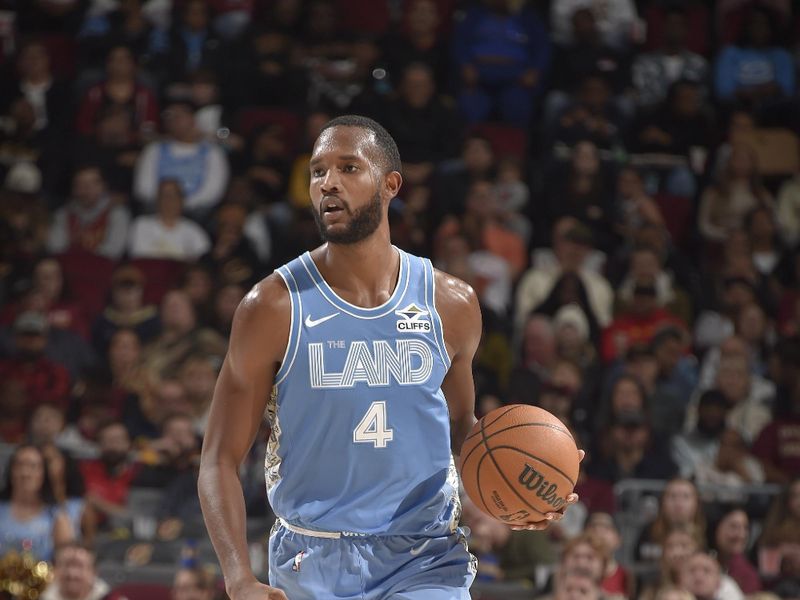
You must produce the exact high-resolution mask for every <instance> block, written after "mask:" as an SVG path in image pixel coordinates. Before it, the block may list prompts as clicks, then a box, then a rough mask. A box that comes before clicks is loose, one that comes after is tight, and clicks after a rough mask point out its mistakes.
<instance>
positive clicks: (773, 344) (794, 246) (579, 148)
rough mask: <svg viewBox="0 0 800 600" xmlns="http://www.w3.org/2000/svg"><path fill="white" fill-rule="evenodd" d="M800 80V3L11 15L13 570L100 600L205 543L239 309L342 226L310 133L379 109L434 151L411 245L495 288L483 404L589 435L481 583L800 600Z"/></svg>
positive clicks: (14, 0)
mask: <svg viewBox="0 0 800 600" xmlns="http://www.w3.org/2000/svg"><path fill="white" fill-rule="evenodd" d="M798 61H800V12H798V9H797V6H796V3H792V2H790V1H789V0H716V1H714V2H707V1H702V0H637V1H634V0H552V1H547V0H530V1H526V0H471V1H458V0H385V1H372V0H0V183H2V189H1V190H0V442H1V444H0V448H1V449H2V450H3V462H4V463H5V465H4V467H3V469H2V470H3V471H4V472H5V480H6V482H5V486H4V488H3V491H2V494H3V495H2V498H0V555H3V554H4V553H6V552H9V551H11V550H21V549H23V548H26V549H27V550H28V551H30V552H32V553H34V554H35V555H36V556H38V557H39V558H41V559H43V560H47V561H53V560H54V561H55V573H56V576H55V580H54V581H55V583H54V584H53V585H52V586H51V590H48V594H49V596H48V597H50V598H70V599H71V600H87V599H89V598H92V599H94V598H100V597H102V596H104V595H106V594H107V593H108V591H109V590H108V588H107V587H104V586H105V584H104V583H102V582H101V581H98V580H95V574H94V556H93V554H92V552H91V550H90V548H91V547H92V545H95V546H96V547H99V546H97V545H99V544H103V543H109V541H112V542H113V541H115V540H118V539H119V538H121V537H125V536H128V538H129V539H132V540H134V541H135V540H136V539H138V538H143V539H147V540H154V539H156V540H160V541H163V542H175V541H177V542H180V541H181V540H186V539H189V538H201V537H203V534H202V523H201V517H200V510H199V503H198V500H197V494H196V478H197V465H198V454H199V448H200V443H201V441H202V436H203V431H204V428H205V423H206V419H207V415H208V407H209V403H210V400H211V396H212V394H213V389H214V383H215V379H216V375H217V372H218V370H219V367H220V364H221V361H222V358H223V357H224V354H225V351H226V346H227V339H228V335H229V333H230V326H231V321H232V318H233V313H234V311H235V309H236V306H237V305H238V303H239V301H240V300H241V299H242V298H243V297H244V295H245V294H246V293H247V291H248V289H249V288H250V286H252V285H253V284H254V283H255V282H257V281H258V280H259V279H261V278H262V277H264V276H266V275H268V274H269V273H270V272H271V271H272V270H273V269H274V268H275V267H277V266H279V265H281V264H283V263H284V262H286V261H287V260H289V259H291V258H293V257H294V256H296V255H297V254H299V253H301V252H302V251H305V250H306V249H310V248H312V247H313V246H314V245H316V244H317V243H318V241H319V240H318V234H317V231H316V227H315V224H314V220H313V218H312V216H311V214H310V212H309V210H308V204H309V201H308V178H309V174H308V169H307V161H308V157H309V153H310V150H311V143H312V142H313V140H314V139H315V138H316V135H317V133H318V132H319V130H320V128H321V127H322V125H323V124H324V123H325V122H326V121H327V120H328V119H329V118H332V117H333V116H336V115H339V114H343V113H359V114H365V115H368V116H371V117H373V118H375V119H376V120H378V121H379V122H380V123H382V124H383V125H385V126H386V127H387V129H388V130H389V132H390V133H391V134H392V135H393V137H394V138H395V139H396V141H397V143H398V146H399V149H400V153H401V156H402V158H403V161H404V162H403V176H404V185H403V188H402V190H401V193H400V196H399V197H398V198H397V199H395V200H394V201H393V202H392V204H391V206H390V223H391V228H392V237H393V241H394V243H395V244H397V245H399V246H401V247H403V248H404V249H406V250H408V251H410V252H414V253H417V254H422V255H425V256H429V257H431V258H432V260H433V261H434V264H435V265H436V266H437V267H438V268H440V269H443V270H445V271H448V272H450V273H452V274H454V275H456V276H458V277H461V278H462V279H464V280H465V281H467V282H469V283H470V284H471V285H472V286H473V287H474V288H475V290H476V292H477V294H478V296H479V299H480V301H481V304H482V308H483V314H484V334H483V339H482V343H481V347H480V349H479V352H478V355H477V357H476V361H475V366H474V368H475V380H476V397H477V411H478V415H479V416H480V415H482V414H485V413H486V412H488V411H490V410H491V409H493V408H496V407H498V406H501V405H504V404H508V403H530V404H536V405H539V406H542V407H543V408H546V409H547V410H550V411H551V412H553V413H554V414H556V415H557V416H558V417H559V418H561V419H562V421H564V423H566V424H567V425H568V426H569V427H570V429H571V430H572V431H573V433H574V435H575V437H576V439H578V441H579V445H580V446H581V447H582V448H585V449H586V452H587V457H586V459H585V461H584V463H583V466H582V470H581V478H580V481H579V483H578V488H577V491H578V492H579V493H580V495H581V501H580V502H579V504H578V505H576V506H575V507H573V508H570V510H569V511H568V518H566V519H565V520H564V521H562V522H560V523H558V524H556V525H554V526H553V527H551V528H550V529H549V530H548V531H547V532H546V533H540V532H512V531H510V530H508V529H507V528H505V527H504V526H502V525H499V524H498V523H497V522H495V521H492V520H491V519H489V518H487V517H485V516H484V515H482V513H480V512H479V511H478V510H476V509H475V508H474V506H472V505H471V504H470V502H469V499H468V498H464V505H465V506H464V517H463V520H464V523H465V524H467V525H469V527H470V529H471V536H470V543H471V548H472V550H473V552H474V553H475V554H476V555H478V557H479V559H480V563H479V564H480V571H479V581H480V582H504V583H515V584H518V585H519V587H520V588H521V589H528V590H530V596H529V597H540V596H539V595H541V597H542V598H545V597H546V598H553V599H555V600H564V599H567V598H582V599H585V600H595V599H600V598H603V599H606V600H610V599H612V598H647V599H654V600H679V599H691V598H695V599H698V600H736V599H738V598H742V597H744V595H752V597H753V598H757V597H758V598H761V597H765V598H766V597H774V596H758V595H757V594H759V593H762V592H764V593H772V594H776V595H777V596H778V597H781V598H797V597H800V246H798V244H800V142H799V141H798V135H800V95H798V90H797V83H796V76H797V72H798ZM266 431H267V429H266V424H265V428H264V431H262V434H264V435H260V436H259V440H258V442H257V443H256V446H255V447H254V449H253V451H252V453H251V456H250V459H249V460H248V462H247V463H246V464H245V465H244V466H243V468H242V477H243V481H244V486H243V487H244V490H245V496H246V498H245V499H246V502H247V506H248V510H249V512H250V515H251V516H256V517H265V518H267V519H268V518H269V514H270V513H269V508H268V506H267V503H266V498H265V493H264V482H263V477H264V476H263V468H262V466H261V464H262V462H263V449H264V442H265V437H266ZM630 480H658V481H660V482H661V484H660V485H661V488H659V491H658V492H657V493H656V495H655V497H654V499H655V498H657V500H656V504H655V505H650V510H649V511H648V510H643V511H640V510H639V509H640V508H641V506H647V504H646V502H645V503H644V504H641V505H640V504H636V505H635V506H632V505H629V504H626V503H625V502H624V499H623V498H622V496H621V495H620V494H619V493H616V494H615V489H616V491H617V492H619V490H620V487H619V485H620V484H621V483H622V484H624V483H625V482H627V481H630ZM615 486H617V487H616V488H615ZM662 488H663V491H661V489H662ZM146 489H150V490H156V491H158V493H159V494H160V501H159V502H158V503H157V505H155V506H153V507H151V509H149V513H145V514H144V515H143V514H142V513H141V512H139V513H134V512H133V511H132V508H131V497H132V495H133V494H134V493H135V492H141V491H142V490H146ZM759 489H760V490H762V492H760V493H754V490H759ZM773 492H774V493H773ZM632 512H634V513H636V516H637V517H638V518H639V521H637V523H638V525H639V526H638V527H637V528H636V530H635V531H634V532H633V535H634V537H633V539H632V540H631V539H630V535H631V531H629V526H630V524H631V522H632V521H631V519H627V518H626V517H625V516H626V514H627V515H630V514H631V513H632ZM146 517H149V519H148V518H146ZM634 521H635V519H634ZM263 533H264V534H266V531H264V532H263ZM87 545H88V546H87ZM132 548H133V547H132ZM129 550H130V548H129ZM134 550H136V551H134V552H129V553H128V554H126V555H125V556H124V557H123V558H122V559H121V560H126V561H128V562H129V563H130V562H132V564H144V563H147V562H148V557H149V556H150V555H149V554H147V553H146V552H145V551H143V550H141V547H139V548H138V550H137V549H136V548H134ZM150 551H151V552H152V548H151V550H150ZM137 552H138V553H137ZM143 552H144V554H143ZM108 557H109V555H108V554H105V553H103V555H102V556H101V557H100V558H101V559H104V560H105V559H108ZM190 588H191V589H190ZM182 589H183V590H190V591H189V592H187V593H190V595H189V596H187V597H194V598H199V597H203V598H210V597H211V595H212V594H213V593H214V589H213V585H212V584H210V583H209V582H208V581H207V579H206V578H205V576H204V575H203V573H202V572H201V571H198V570H196V569H195V570H191V569H183V570H181V571H179V572H178V574H177V575H176V580H175V590H177V591H176V592H175V594H176V595H175V596H174V597H176V598H177V597H179V596H180V590H182ZM68 590H72V591H68ZM74 590H79V591H74ZM192 594H194V595H192ZM198 594H199V595H198Z"/></svg>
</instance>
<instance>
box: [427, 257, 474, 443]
mask: <svg viewBox="0 0 800 600" xmlns="http://www.w3.org/2000/svg"><path fill="white" fill-rule="evenodd" d="M435 277H436V298H435V300H436V310H437V312H438V313H439V316H440V317H441V318H442V327H443V329H444V341H445V345H446V346H447V352H448V354H449V355H450V357H451V364H450V370H449V371H448V372H447V375H446V376H445V378H444V381H443V382H442V392H444V396H445V398H446V399H447V407H448V410H449V411H450V446H451V448H452V450H453V454H454V455H456V456H458V455H459V454H460V453H461V445H462V444H463V443H464V439H465V438H466V437H467V435H468V434H469V432H470V430H471V429H472V426H473V425H474V424H475V420H476V419H475V383H474V382H473V379H472V361H473V359H474V358H475V352H476V351H477V350H478V345H479V344H480V341H481V330H482V324H481V309H480V304H479V303H478V298H477V296H476V295H475V290H473V289H472V287H471V286H469V285H467V284H466V283H464V282H463V281H461V280H460V279H458V278H457V277H453V276H452V275H448V274H447V273H443V272H442V271H436V272H435Z"/></svg>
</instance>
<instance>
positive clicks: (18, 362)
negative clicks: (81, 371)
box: [0, 311, 70, 409]
mask: <svg viewBox="0 0 800 600" xmlns="http://www.w3.org/2000/svg"><path fill="white" fill-rule="evenodd" d="M48 329H49V326H48V323H47V317H45V316H44V315H43V314H42V313H38V312H32V311H29V312H24V313H22V314H21V315H19V316H18V317H17V318H16V319H15V320H14V325H13V327H12V332H13V335H14V352H13V354H12V355H11V356H10V357H8V358H5V359H0V380H1V381H10V380H15V381H19V382H21V383H22V384H23V387H24V390H25V396H26V404H27V407H28V408H29V409H33V408H34V407H35V406H36V405H38V404H40V403H42V402H51V403H53V404H57V405H59V406H65V404H66V402H67V400H68V395H69V390H70V376H69V372H68V371H67V369H66V368H65V367H64V366H63V365H60V364H58V363H56V362H54V361H52V360H50V359H49V358H47V356H46V355H45V349H46V347H47V333H48Z"/></svg>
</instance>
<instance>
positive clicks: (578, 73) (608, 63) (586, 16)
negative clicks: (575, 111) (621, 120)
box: [544, 7, 629, 123]
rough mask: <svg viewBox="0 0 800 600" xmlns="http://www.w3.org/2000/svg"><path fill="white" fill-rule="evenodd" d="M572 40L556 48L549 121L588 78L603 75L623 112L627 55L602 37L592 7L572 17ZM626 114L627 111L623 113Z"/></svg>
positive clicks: (546, 111) (547, 111) (548, 95)
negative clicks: (598, 74) (596, 74)
mask: <svg viewBox="0 0 800 600" xmlns="http://www.w3.org/2000/svg"><path fill="white" fill-rule="evenodd" d="M571 22H572V41H571V42H570V43H567V44H564V45H559V46H557V47H556V53H555V57H554V59H553V69H552V80H551V82H550V83H551V86H552V88H553V89H551V90H550V92H548V94H547V98H546V100H545V115H544V119H545V121H546V122H548V123H551V122H553V121H554V120H555V118H556V116H557V115H558V114H560V113H561V112H562V110H563V109H564V108H565V107H566V106H567V104H568V102H569V97H570V96H569V95H570V94H572V93H574V92H575V91H576V90H577V89H578V85H579V84H580V82H582V81H583V80H584V79H585V78H586V77H588V76H589V75H592V74H594V73H602V74H603V75H604V77H605V78H606V79H607V80H608V82H609V84H610V86H611V91H612V93H613V94H614V97H615V102H616V104H617V107H618V108H620V109H623V106H625V102H626V99H625V98H624V97H623V96H621V94H622V93H623V92H624V91H625V88H626V86H627V85H628V76H629V65H628V61H627V60H626V58H625V57H624V55H623V54H622V53H620V52H618V51H617V50H615V49H614V48H612V47H611V46H609V45H608V44H606V43H605V42H604V41H603V39H602V38H601V36H600V32H599V31H598V29H597V20H596V19H595V16H594V13H593V12H592V10H591V8H589V7H584V8H578V9H577V10H576V11H575V12H573V13H572V16H571ZM623 112H625V111H624V110H623Z"/></svg>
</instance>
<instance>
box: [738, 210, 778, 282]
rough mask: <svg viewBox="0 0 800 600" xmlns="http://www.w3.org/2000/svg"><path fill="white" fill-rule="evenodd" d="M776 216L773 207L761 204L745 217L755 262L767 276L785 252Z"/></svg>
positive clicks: (746, 229)
mask: <svg viewBox="0 0 800 600" xmlns="http://www.w3.org/2000/svg"><path fill="white" fill-rule="evenodd" d="M775 217H776V214H775V213H774V212H773V211H772V209H771V208H769V207H766V206H759V207H756V208H754V209H753V210H752V211H750V212H749V213H747V215H746V216H745V218H744V230H745V231H746V232H747V235H748V238H749V242H750V249H751V255H752V258H753V264H754V265H755V267H756V269H758V272H759V273H761V274H762V275H765V276H766V275H771V274H772V272H773V271H774V270H775V267H776V266H777V264H778V261H780V258H781V254H782V253H783V248H782V247H781V243H780V241H779V238H778V231H777V225H776V223H775Z"/></svg>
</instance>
